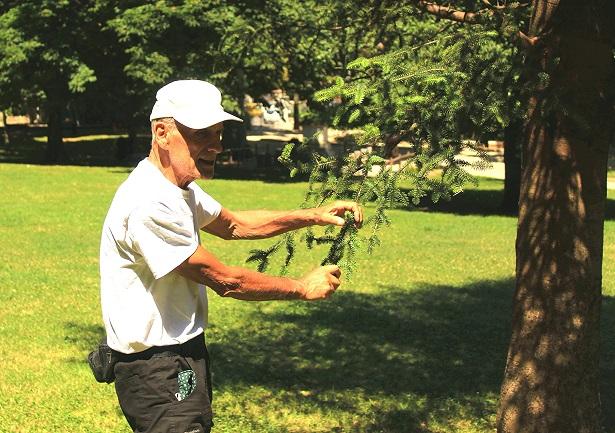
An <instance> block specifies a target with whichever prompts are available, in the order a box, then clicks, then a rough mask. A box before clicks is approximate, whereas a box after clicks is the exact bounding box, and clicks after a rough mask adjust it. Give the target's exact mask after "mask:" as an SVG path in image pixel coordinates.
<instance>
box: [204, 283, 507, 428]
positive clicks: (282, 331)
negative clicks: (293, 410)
mask: <svg viewBox="0 0 615 433" xmlns="http://www.w3.org/2000/svg"><path fill="white" fill-rule="evenodd" d="M512 289H513V281H512V280H510V279H509V280H500V281H482V282H479V283H476V284H471V285H468V286H465V287H461V288H459V287H450V286H439V285H429V284H424V285H423V286H422V288H421V289H420V290H417V291H412V292H409V291H408V290H406V289H404V288H402V287H395V286H386V287H385V286H383V287H381V288H380V290H379V293H378V294H358V293H351V292H339V293H337V294H336V295H335V297H334V299H333V300H331V301H328V302H320V303H313V304H309V305H299V306H293V307H292V308H285V309H284V310H283V311H278V312H275V313H269V314H265V313H261V312H259V311H258V310H257V311H254V313H253V315H254V317H251V318H249V319H248V320H247V323H255V324H258V328H262V329H267V330H274V331H272V332H260V333H259V332H252V331H251V330H249V329H248V330H246V329H245V328H243V327H242V328H232V329H228V330H225V331H224V334H225V335H224V339H223V343H219V342H217V341H216V340H210V341H209V346H210V351H211V353H212V359H213V362H214V371H215V373H216V382H217V384H216V386H219V387H221V388H225V387H232V386H235V385H242V386H249V385H253V384H258V385H260V386H264V387H266V388H268V389H280V390H295V391H297V392H299V390H306V389H307V390H309V393H310V395H311V397H310V398H311V399H312V401H313V403H315V404H317V405H322V406H323V407H325V408H331V407H332V405H333V406H334V407H335V406H337V408H340V409H349V408H348V407H346V405H348V404H350V403H348V402H343V401H340V402H337V401H335V402H332V401H331V400H330V399H322V400H321V399H320V397H319V395H320V394H321V393H323V392H327V391H331V390H334V391H353V390H362V391H363V392H365V393H366V394H367V395H374V396H376V395H379V394H380V395H382V394H385V395H388V396H404V395H408V394H409V393H412V394H417V395H420V396H425V397H426V398H427V405H426V406H424V407H416V408H408V409H400V408H392V409H391V410H383V411H382V412H381V413H378V414H375V419H376V421H374V424H373V425H371V426H366V427H365V428H366V430H365V431H383V429H384V431H391V432H394V431H400V432H401V431H417V432H420V431H423V430H421V427H420V426H421V425H423V424H424V423H425V422H427V421H428V419H429V416H430V415H433V413H432V412H434V411H436V412H437V411H440V410H442V407H440V406H439V405H440V404H445V403H444V401H445V400H446V399H447V398H455V399H456V400H457V401H463V402H464V404H465V405H467V410H468V411H469V412H471V413H473V414H474V415H476V416H477V417H482V416H484V415H485V413H487V412H489V411H491V410H492V403H489V402H487V401H484V399H481V398H475V397H476V394H477V393H485V392H488V393H496V394H497V393H498V392H499V387H500V381H501V378H502V374H503V371H504V366H505V361H506V351H507V347H508V339H509V338H510V316H511V300H512ZM221 326H225V325H224V324H223V325H221ZM401 426H406V427H404V429H402V428H401ZM408 426H414V428H413V429H411V430H407V429H405V428H407V427H408ZM425 431H428V430H425Z"/></svg>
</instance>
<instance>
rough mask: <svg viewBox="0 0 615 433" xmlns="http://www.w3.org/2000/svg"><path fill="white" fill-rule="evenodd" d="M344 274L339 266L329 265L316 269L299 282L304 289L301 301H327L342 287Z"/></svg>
mask: <svg viewBox="0 0 615 433" xmlns="http://www.w3.org/2000/svg"><path fill="white" fill-rule="evenodd" d="M341 275H342V272H341V271H340V268H339V267H338V266H337V265H327V266H322V267H320V268H316V269H314V270H313V271H312V272H310V273H309V274H307V275H305V276H304V277H303V278H301V279H300V280H299V282H300V283H301V285H302V286H303V288H304V293H303V295H302V297H301V299H305V300H307V301H313V300H317V299H326V298H328V297H329V296H331V295H332V294H333V292H335V290H336V289H337V287H338V286H339V285H340V280H339V278H340V276H341Z"/></svg>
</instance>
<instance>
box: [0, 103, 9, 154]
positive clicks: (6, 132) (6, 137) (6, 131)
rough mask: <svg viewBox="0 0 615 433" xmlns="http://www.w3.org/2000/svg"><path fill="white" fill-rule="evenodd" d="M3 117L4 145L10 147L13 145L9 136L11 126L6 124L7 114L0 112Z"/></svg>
mask: <svg viewBox="0 0 615 433" xmlns="http://www.w3.org/2000/svg"><path fill="white" fill-rule="evenodd" d="M0 114H1V115H2V125H3V126H2V144H3V145H4V146H6V147H10V145H11V136H10V135H9V125H8V124H7V123H6V113H5V112H4V111H0Z"/></svg>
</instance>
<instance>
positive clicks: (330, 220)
mask: <svg viewBox="0 0 615 433" xmlns="http://www.w3.org/2000/svg"><path fill="white" fill-rule="evenodd" d="M323 220H324V221H325V223H327V224H333V225H336V226H343V225H344V222H345V221H344V218H342V217H338V216H335V215H330V214H325V215H324V216H323Z"/></svg>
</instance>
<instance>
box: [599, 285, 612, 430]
mask: <svg viewBox="0 0 615 433" xmlns="http://www.w3.org/2000/svg"><path fill="white" fill-rule="evenodd" d="M600 330H601V334H600V336H601V350H600V400H601V403H602V416H603V418H604V423H603V425H604V427H605V431H606V433H615V297H613V296H603V297H602V314H601V320H600Z"/></svg>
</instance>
